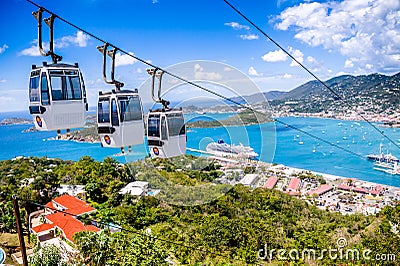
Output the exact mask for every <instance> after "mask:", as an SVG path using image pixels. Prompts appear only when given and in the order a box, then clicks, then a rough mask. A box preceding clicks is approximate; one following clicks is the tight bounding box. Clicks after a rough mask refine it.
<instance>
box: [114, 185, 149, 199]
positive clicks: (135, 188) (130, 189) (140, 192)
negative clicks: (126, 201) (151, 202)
mask: <svg viewBox="0 0 400 266" xmlns="http://www.w3.org/2000/svg"><path fill="white" fill-rule="evenodd" d="M148 190H149V183H148V182H145V181H135V182H131V183H129V184H127V185H126V186H125V187H124V188H122V189H121V190H120V191H119V194H123V195H124V194H131V195H132V196H138V197H140V196H144V195H146V194H147V192H148Z"/></svg>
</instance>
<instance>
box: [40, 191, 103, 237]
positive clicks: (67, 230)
mask: <svg viewBox="0 0 400 266" xmlns="http://www.w3.org/2000/svg"><path fill="white" fill-rule="evenodd" d="M58 205H60V206H61V208H62V209H63V211H65V212H67V213H69V214H66V213H63V212H58V211H56V210H55V209H58V210H60V209H61V208H60V206H58ZM46 207H48V208H50V209H52V210H53V211H55V212H54V213H52V214H49V215H46V216H45V217H46V219H47V220H48V221H50V222H51V223H47V224H42V225H39V226H36V227H34V228H32V230H33V231H34V232H35V233H39V232H44V231H47V230H49V229H51V228H54V227H57V228H59V229H60V230H62V231H63V233H64V235H65V237H66V238H67V239H68V240H70V241H71V242H74V241H73V239H72V237H73V236H74V234H75V233H78V232H81V231H93V232H99V231H100V229H99V228H97V227H96V226H94V225H87V226H85V225H84V224H83V223H82V222H81V221H79V220H78V219H76V218H75V216H79V215H82V214H85V213H89V212H92V211H95V209H94V208H92V207H90V206H89V204H87V203H86V202H84V201H82V200H80V199H78V198H75V197H73V196H70V195H67V194H65V195H62V196H60V197H58V198H55V199H53V200H52V201H51V202H49V203H47V204H46ZM70 214H71V215H70Z"/></svg>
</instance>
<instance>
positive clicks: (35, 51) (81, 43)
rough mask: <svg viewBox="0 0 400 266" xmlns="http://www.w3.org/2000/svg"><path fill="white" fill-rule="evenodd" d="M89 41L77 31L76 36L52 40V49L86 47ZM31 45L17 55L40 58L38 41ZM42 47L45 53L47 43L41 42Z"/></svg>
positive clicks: (47, 48) (86, 36)
mask: <svg viewBox="0 0 400 266" xmlns="http://www.w3.org/2000/svg"><path fill="white" fill-rule="evenodd" d="M89 39H90V37H89V36H88V35H86V34H84V33H83V32H82V31H78V32H77V33H76V35H67V36H63V37H61V38H59V39H56V40H54V47H55V48H58V49H60V48H66V47H69V46H70V45H75V46H78V47H86V46H87V44H88V40H89ZM31 43H32V44H33V45H32V46H31V47H29V48H26V49H24V50H22V51H20V52H19V53H18V55H27V56H40V52H39V48H38V40H37V39H35V40H33V41H32V42H31ZM42 45H43V49H44V50H45V51H48V50H49V43H48V42H43V44H42Z"/></svg>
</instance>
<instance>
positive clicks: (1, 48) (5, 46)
mask: <svg viewBox="0 0 400 266" xmlns="http://www.w3.org/2000/svg"><path fill="white" fill-rule="evenodd" d="M7 48H8V45H7V44H3V46H2V47H0V54H2V53H4V51H5V50H6V49H7Z"/></svg>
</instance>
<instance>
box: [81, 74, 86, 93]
mask: <svg viewBox="0 0 400 266" xmlns="http://www.w3.org/2000/svg"><path fill="white" fill-rule="evenodd" d="M81 80H82V90H83V97H84V98H86V86H85V80H84V79H83V75H82V73H81Z"/></svg>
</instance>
